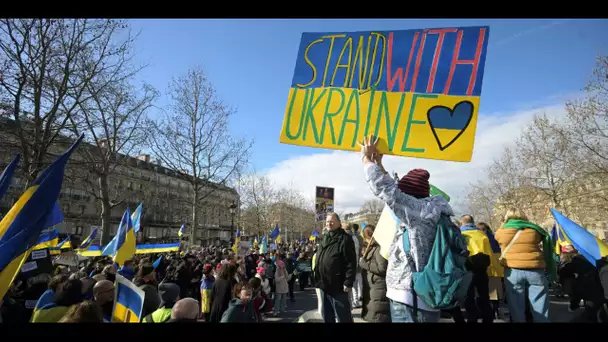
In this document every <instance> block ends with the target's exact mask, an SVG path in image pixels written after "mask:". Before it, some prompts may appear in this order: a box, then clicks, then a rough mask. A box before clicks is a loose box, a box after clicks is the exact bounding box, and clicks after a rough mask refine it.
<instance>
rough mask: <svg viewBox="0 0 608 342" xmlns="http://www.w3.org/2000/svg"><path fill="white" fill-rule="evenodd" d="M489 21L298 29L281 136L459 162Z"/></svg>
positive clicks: (467, 147)
mask: <svg viewBox="0 0 608 342" xmlns="http://www.w3.org/2000/svg"><path fill="white" fill-rule="evenodd" d="M488 37H489V28H488V27H463V28H440V29H425V30H403V31H394V32H354V33H304V34H303V35H302V40H301V42H300V50H299V52H298V58H297V60H296V67H295V71H294V75H293V80H292V84H291V89H290V91H289V98H288V101H287V108H286V110H285V117H284V120H283V129H282V131H281V138H280V141H281V143H285V144H293V145H302V146H311V147H320V148H329V149H338V150H350V151H356V150H358V145H357V142H358V141H361V140H362V139H363V137H365V136H368V135H375V136H378V137H380V138H381V140H380V144H379V148H380V151H381V152H382V153H385V154H392V155H399V156H409V157H418V158H429V159H441V160H452V161H463V162H468V161H470V160H471V157H472V154H473V145H474V141H475V128H476V125H477V115H478V108H479V97H480V95H481V86H482V79H483V71H484V65H485V59H486V51H487V46H488Z"/></svg>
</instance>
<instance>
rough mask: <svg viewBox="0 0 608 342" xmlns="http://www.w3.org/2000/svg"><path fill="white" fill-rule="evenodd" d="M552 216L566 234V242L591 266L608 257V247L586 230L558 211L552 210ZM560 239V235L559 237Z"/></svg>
mask: <svg viewBox="0 0 608 342" xmlns="http://www.w3.org/2000/svg"><path fill="white" fill-rule="evenodd" d="M551 214H553V217H555V221H557V224H558V225H559V226H560V228H561V229H560V231H561V232H563V234H564V240H566V241H567V242H569V243H571V244H572V246H574V248H576V250H577V251H578V252H579V253H580V254H581V255H582V256H583V257H585V259H587V260H588V261H589V262H590V263H591V264H593V265H596V263H597V261H598V260H600V259H602V258H603V257H605V256H607V255H608V245H606V244H605V243H604V242H602V241H601V240H600V239H598V238H597V237H595V236H594V235H593V234H591V233H590V232H588V231H587V230H586V229H585V228H583V227H581V226H579V225H578V224H576V223H574V222H573V221H571V220H570V219H568V218H567V217H565V216H564V215H562V214H561V213H559V212H558V211H557V210H555V209H553V208H551ZM558 238H559V235H558Z"/></svg>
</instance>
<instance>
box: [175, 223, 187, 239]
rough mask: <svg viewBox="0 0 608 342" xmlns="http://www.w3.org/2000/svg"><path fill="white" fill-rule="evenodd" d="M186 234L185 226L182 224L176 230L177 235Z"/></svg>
mask: <svg viewBox="0 0 608 342" xmlns="http://www.w3.org/2000/svg"><path fill="white" fill-rule="evenodd" d="M184 234H186V226H185V225H183V224H182V227H181V228H180V229H179V231H178V232H177V236H179V237H182V236H184Z"/></svg>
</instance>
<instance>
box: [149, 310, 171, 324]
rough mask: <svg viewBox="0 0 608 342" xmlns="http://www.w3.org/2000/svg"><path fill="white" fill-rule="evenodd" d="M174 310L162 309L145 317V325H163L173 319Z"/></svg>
mask: <svg viewBox="0 0 608 342" xmlns="http://www.w3.org/2000/svg"><path fill="white" fill-rule="evenodd" d="M171 311H172V309H167V308H162V309H158V310H156V311H154V312H153V313H151V314H150V315H148V316H146V317H144V323H163V322H166V321H168V320H170V319H171Z"/></svg>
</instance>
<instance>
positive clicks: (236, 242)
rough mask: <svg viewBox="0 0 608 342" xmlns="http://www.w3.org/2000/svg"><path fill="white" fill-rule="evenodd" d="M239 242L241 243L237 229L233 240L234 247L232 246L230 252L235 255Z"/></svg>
mask: <svg viewBox="0 0 608 342" xmlns="http://www.w3.org/2000/svg"><path fill="white" fill-rule="evenodd" d="M239 242H241V230H240V229H238V228H237V229H236V238H235V239H234V245H232V251H233V252H234V253H236V251H237V249H238V248H239Z"/></svg>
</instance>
